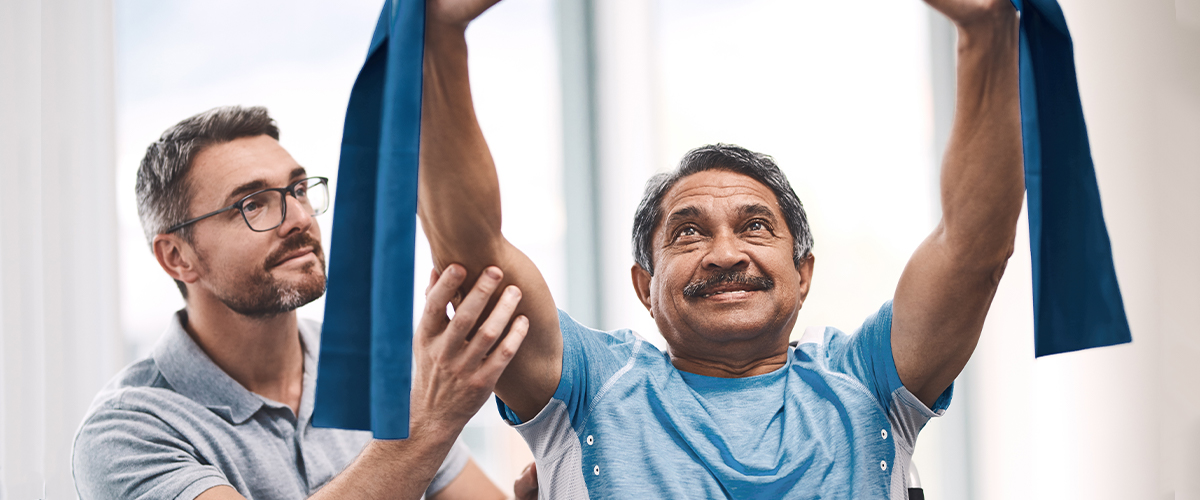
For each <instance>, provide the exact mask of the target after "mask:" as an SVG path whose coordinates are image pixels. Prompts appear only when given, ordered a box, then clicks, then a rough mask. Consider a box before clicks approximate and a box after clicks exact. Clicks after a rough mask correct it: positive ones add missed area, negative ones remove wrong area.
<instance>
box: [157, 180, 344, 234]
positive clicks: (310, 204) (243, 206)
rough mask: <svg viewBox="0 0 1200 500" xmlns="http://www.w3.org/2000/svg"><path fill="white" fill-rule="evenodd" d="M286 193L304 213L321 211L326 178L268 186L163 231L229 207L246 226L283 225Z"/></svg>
mask: <svg viewBox="0 0 1200 500" xmlns="http://www.w3.org/2000/svg"><path fill="white" fill-rule="evenodd" d="M289 194H290V195H292V197H293V198H295V199H296V201H298V202H300V206H301V207H303V208H304V211H305V212H307V214H308V215H311V216H316V215H321V214H323V213H325V211H326V210H328V209H329V179H327V178H325V177H309V178H306V179H300V180H298V181H296V182H293V183H291V185H289V186H288V187H282V188H269V189H264V190H262V191H256V192H253V193H250V194H248V195H246V196H245V197H243V198H242V199H240V200H238V201H237V202H236V203H234V204H232V205H229V206H227V207H225V208H222V209H219V210H215V211H212V212H209V213H206V214H204V215H201V216H199V217H195V218H192V219H188V220H186V221H183V222H180V223H179V224H175V225H174V226H171V228H170V229H167V232H168V233H173V232H175V231H178V230H179V229H180V228H183V227H185V226H187V225H189V224H194V223H196V222H199V221H201V220H204V219H207V218H209V217H212V216H214V215H217V214H222V213H225V212H228V211H230V210H239V211H241V212H242V220H244V221H246V225H247V226H250V230H252V231H257V232H260V233H261V232H266V231H270V230H272V229H275V228H277V227H279V226H281V225H283V221H284V220H286V219H287V205H288V204H287V195H289Z"/></svg>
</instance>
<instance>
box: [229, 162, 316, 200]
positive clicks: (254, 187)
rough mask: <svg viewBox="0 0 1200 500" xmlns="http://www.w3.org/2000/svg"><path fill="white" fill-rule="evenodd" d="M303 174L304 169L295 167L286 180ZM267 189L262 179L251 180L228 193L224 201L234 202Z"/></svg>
mask: <svg viewBox="0 0 1200 500" xmlns="http://www.w3.org/2000/svg"><path fill="white" fill-rule="evenodd" d="M305 173H306V171H305V170H304V167H296V168H294V169H292V173H291V175H290V176H288V178H290V179H296V178H299V177H303V176H304V174H305ZM268 187H270V186H269V185H268V184H267V181H264V180H262V179H255V180H252V181H250V182H247V183H245V184H242V185H241V186H238V187H236V188H233V191H230V192H229V196H226V197H225V201H231V200H236V199H238V198H241V197H242V196H243V195H247V194H250V193H253V192H255V191H261V190H263V189H267V188H268Z"/></svg>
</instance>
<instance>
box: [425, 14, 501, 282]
mask: <svg viewBox="0 0 1200 500" xmlns="http://www.w3.org/2000/svg"><path fill="white" fill-rule="evenodd" d="M424 72H425V83H424V88H423V98H422V112H421V153H420V156H421V171H420V179H421V181H420V188H419V189H420V191H419V195H418V203H419V214H420V216H421V221H422V223H423V227H424V230H425V233H426V235H427V236H428V238H429V243H430V247H431V249H432V251H433V256H434V259H435V260H436V261H437V263H438V267H439V268H441V267H443V266H445V265H446V264H449V263H451V262H457V263H460V264H463V265H464V266H465V267H466V268H467V269H468V271H469V272H472V273H474V272H478V271H480V270H482V268H483V267H484V266H486V265H489V264H494V262H486V261H480V259H481V258H482V259H484V260H487V257H488V253H489V252H488V251H489V250H494V248H492V247H493V246H494V245H495V244H497V243H498V242H499V241H501V240H502V235H501V234H500V223H501V218H500V184H499V181H498V180H497V178H496V168H495V164H494V163H493V161H492V157H491V153H490V152H489V151H488V148H487V143H486V142H485V141H484V138H483V132H482V131H481V130H480V128H479V123H478V121H477V119H476V117H475V108H474V105H473V104H472V100H471V88H470V80H469V78H468V73H467V43H466V39H465V36H464V30H463V28H461V27H458V26H445V25H439V24H437V23H430V24H429V25H427V27H426V37H425V63H424Z"/></svg>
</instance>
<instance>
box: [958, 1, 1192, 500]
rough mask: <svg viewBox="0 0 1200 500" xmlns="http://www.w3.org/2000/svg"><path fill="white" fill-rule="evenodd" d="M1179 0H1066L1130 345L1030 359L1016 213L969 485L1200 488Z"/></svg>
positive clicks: (1008, 490) (1035, 492)
mask: <svg viewBox="0 0 1200 500" xmlns="http://www.w3.org/2000/svg"><path fill="white" fill-rule="evenodd" d="M1188 1H1190V0H1188ZM1177 3H1180V4H1183V3H1186V2H1185V1H1184V0H1180V1H1179V2H1176V1H1173V0H1108V1H1096V0H1086V1H1085V0H1062V6H1063V10H1064V11H1065V13H1066V18H1067V22H1068V25H1069V26H1070V28H1071V31H1072V34H1073V35H1074V40H1075V48H1076V64H1077V67H1078V71H1079V81H1080V90H1081V94H1082V98H1083V109H1084V114H1085V116H1086V118H1087V122H1088V127H1089V133H1090V136H1091V143H1092V153H1093V156H1094V158H1095V163H1096V172H1097V177H1098V180H1099V183H1100V192H1101V198H1102V200H1103V203H1104V208H1105V216H1106V219H1107V222H1108V228H1109V234H1110V236H1111V238H1112V241H1113V252H1114V256H1115V261H1116V268H1117V276H1118V279H1119V280H1120V283H1121V290H1122V293H1123V295H1124V299H1125V307H1126V312H1127V314H1128V317H1129V321H1130V326H1131V328H1132V330H1133V343H1132V344H1129V345H1122V346H1115V347H1109V348H1103V349H1097V350H1089V351H1083V352H1078V353H1070V354H1061V355H1056V356H1050V357H1046V358H1042V359H1038V360H1034V359H1033V342H1032V339H1033V335H1032V307H1031V303H1032V299H1031V297H1030V283H1029V272H1030V269H1029V266H1030V264H1029V254H1028V250H1027V249H1028V239H1027V238H1028V233H1027V232H1026V230H1025V229H1024V227H1023V228H1022V231H1023V232H1022V235H1021V240H1020V241H1018V243H1017V248H1018V249H1019V251H1018V252H1017V254H1016V255H1015V256H1014V257H1013V259H1012V261H1011V262H1010V264H1009V268H1008V271H1007V273H1006V276H1005V278H1004V281H1003V282H1002V283H1001V286H1000V291H999V293H998V294H997V297H996V301H995V304H994V305H993V308H992V312H991V314H990V315H989V318H988V323H987V326H986V327H985V331H984V335H983V339H982V341H981V342H980V345H979V348H978V351H977V352H976V355H975V358H974V359H973V360H972V362H971V363H972V365H973V366H972V368H973V369H974V370H975V372H974V373H975V375H976V378H975V380H974V382H975V389H976V392H975V394H976V396H977V397H976V398H974V399H973V401H974V404H975V405H976V406H975V407H974V408H972V410H971V413H972V415H974V416H975V417H976V418H975V420H974V421H973V422H971V435H972V446H973V464H972V468H973V475H974V478H975V487H976V489H975V495H974V497H975V498H982V499H1009V498H1031V499H1043V498H1045V499H1050V498H1054V499H1059V498H1081V499H1089V500H1090V499H1127V498H1139V499H1155V500H1159V499H1168V498H1198V496H1197V495H1198V494H1200V487H1198V486H1200V404H1198V400H1197V397H1196V396H1197V395H1198V394H1197V391H1196V389H1195V385H1194V384H1195V383H1196V382H1197V381H1200V364H1198V363H1196V362H1195V360H1196V359H1197V356H1200V337H1198V336H1197V334H1200V331H1198V330H1200V329H1198V328H1197V327H1196V326H1195V323H1194V319H1193V318H1194V310H1195V304H1196V303H1197V302H1200V288H1198V287H1197V284H1196V283H1197V281H1198V280H1200V265H1198V264H1197V262H1196V260H1195V258H1196V256H1197V251H1196V248H1197V244H1200V224H1198V223H1197V221H1200V192H1198V190H1200V26H1191V27H1189V26H1187V25H1185V24H1183V23H1180V22H1178V21H1177V19H1176V12H1175V7H1176V4H1177ZM1022 223H1023V224H1024V221H1023V222H1022ZM1173 492H1174V493H1175V494H1176V495H1177V496H1172V493H1173Z"/></svg>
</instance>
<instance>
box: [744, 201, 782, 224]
mask: <svg viewBox="0 0 1200 500" xmlns="http://www.w3.org/2000/svg"><path fill="white" fill-rule="evenodd" d="M738 211H739V212H741V214H742V217H752V216H759V217H766V218H768V219H770V220H771V221H772V222H774V221H775V212H772V211H771V209H770V208H769V207H767V206H766V205H763V204H759V203H755V204H753V205H743V206H742V208H741V209H739V210H738Z"/></svg>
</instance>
